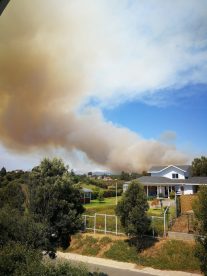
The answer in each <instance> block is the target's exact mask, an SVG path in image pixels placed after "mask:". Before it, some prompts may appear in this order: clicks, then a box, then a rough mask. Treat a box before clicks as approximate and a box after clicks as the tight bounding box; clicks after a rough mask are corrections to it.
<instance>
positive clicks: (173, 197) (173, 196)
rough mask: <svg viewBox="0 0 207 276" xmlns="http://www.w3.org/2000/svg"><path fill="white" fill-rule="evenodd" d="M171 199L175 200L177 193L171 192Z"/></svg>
mask: <svg viewBox="0 0 207 276" xmlns="http://www.w3.org/2000/svg"><path fill="white" fill-rule="evenodd" d="M170 199H175V191H172V192H170Z"/></svg>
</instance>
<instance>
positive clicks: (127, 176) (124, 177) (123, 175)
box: [120, 171, 130, 181]
mask: <svg viewBox="0 0 207 276" xmlns="http://www.w3.org/2000/svg"><path fill="white" fill-rule="evenodd" d="M120 179H121V180H125V181H129V180H130V174H129V173H127V172H124V171H122V172H121V175H120Z"/></svg>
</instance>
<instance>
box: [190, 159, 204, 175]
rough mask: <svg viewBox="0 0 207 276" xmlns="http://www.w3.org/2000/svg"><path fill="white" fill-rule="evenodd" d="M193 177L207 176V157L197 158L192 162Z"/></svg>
mask: <svg viewBox="0 0 207 276" xmlns="http://www.w3.org/2000/svg"><path fill="white" fill-rule="evenodd" d="M192 175H193V176H207V157H205V156H201V157H200V158H195V159H194V160H193V162H192Z"/></svg>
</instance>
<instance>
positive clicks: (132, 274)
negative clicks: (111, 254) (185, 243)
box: [57, 252, 200, 276]
mask: <svg viewBox="0 0 207 276" xmlns="http://www.w3.org/2000/svg"><path fill="white" fill-rule="evenodd" d="M57 257H59V258H64V259H67V260H70V261H75V262H83V263H85V264H87V266H88V267H89V268H90V271H97V269H98V271H102V272H104V273H107V274H108V275H109V276H152V275H154V276H155V275H158V276H198V275H199V276H200V274H194V273H187V272H182V271H167V270H158V269H154V268H150V267H143V268H136V265H135V264H132V263H124V262H118V261H113V260H109V259H104V258H97V257H89V256H83V255H79V254H74V253H63V252H57Z"/></svg>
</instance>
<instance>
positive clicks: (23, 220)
mask: <svg viewBox="0 0 207 276" xmlns="http://www.w3.org/2000/svg"><path fill="white" fill-rule="evenodd" d="M45 230H46V229H45V226H44V225H43V224H41V223H39V222H35V221H34V219H33V218H32V217H31V216H29V215H24V216H22V214H21V213H20V212H19V211H18V210H17V209H11V208H9V207H4V208H2V209H1V210H0V237H1V238H0V246H3V245H6V244H7V243H9V242H10V241H13V242H20V243H21V244H25V245H29V246H30V247H31V248H42V249H44V247H45V243H46V242H47V239H46V237H45V232H46V231H45Z"/></svg>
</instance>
